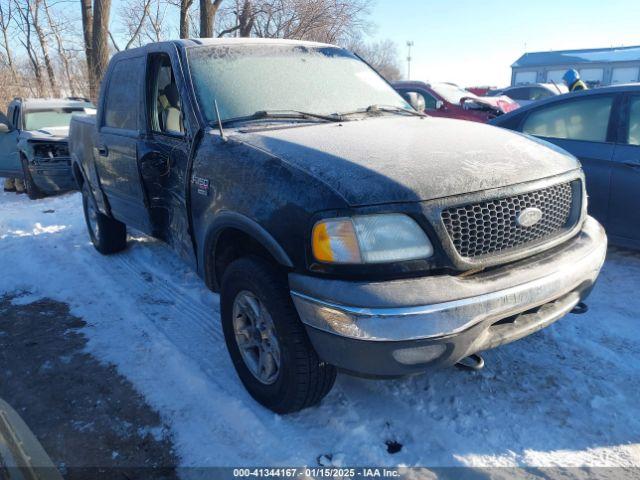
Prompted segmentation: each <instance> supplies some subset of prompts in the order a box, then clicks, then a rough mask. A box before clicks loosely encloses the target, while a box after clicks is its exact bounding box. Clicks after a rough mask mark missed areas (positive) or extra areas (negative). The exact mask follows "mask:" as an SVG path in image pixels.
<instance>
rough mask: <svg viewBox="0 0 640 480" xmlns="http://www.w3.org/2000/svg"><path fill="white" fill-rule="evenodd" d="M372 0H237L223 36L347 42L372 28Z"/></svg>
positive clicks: (225, 15) (225, 20) (230, 8)
mask: <svg viewBox="0 0 640 480" xmlns="http://www.w3.org/2000/svg"><path fill="white" fill-rule="evenodd" d="M370 4H371V0H235V3H234V4H233V5H230V6H228V7H227V8H225V9H224V12H223V15H222V17H223V20H222V22H221V23H222V25H221V31H220V34H219V36H224V35H229V34H235V35H239V36H241V37H248V36H251V35H255V36H257V37H264V38H293V39H304V40H315V41H320V42H328V43H344V42H345V41H347V40H348V39H349V38H351V37H352V36H357V35H360V34H361V33H363V32H365V31H366V30H368V28H369V26H370V25H369V23H368V21H367V16H368V14H369V7H370Z"/></svg>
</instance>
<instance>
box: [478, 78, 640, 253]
mask: <svg viewBox="0 0 640 480" xmlns="http://www.w3.org/2000/svg"><path fill="white" fill-rule="evenodd" d="M489 123H490V124H492V125H496V126H499V127H503V128H507V129H510V130H515V131H518V132H523V133H526V134H529V135H533V136H535V137H538V138H540V139H542V140H546V141H548V142H551V143H553V144H555V145H557V146H558V147H561V148H563V149H564V150H566V151H568V152H570V153H572V154H573V155H575V156H576V157H578V158H579V159H580V161H581V162H582V167H583V169H584V172H585V175H586V178H587V193H588V195H589V213H590V214H591V215H592V216H594V217H595V218H597V219H598V220H599V221H600V223H602V224H603V225H604V226H605V228H606V230H607V235H608V236H609V240H610V242H611V243H612V244H615V245H619V246H624V247H630V248H638V249H640V84H630V85H618V86H615V87H607V88H598V89H595V90H587V91H582V92H577V93H569V94H566V95H559V96H556V97H553V98H549V99H546V100H542V101H540V102H536V103H533V104H531V105H528V106H525V107H522V108H519V109H518V110H515V111H513V112H511V113H508V114H505V115H501V116H499V117H496V118H495V119H493V120H491V121H490V122H489Z"/></svg>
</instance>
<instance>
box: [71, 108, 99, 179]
mask: <svg viewBox="0 0 640 480" xmlns="http://www.w3.org/2000/svg"><path fill="white" fill-rule="evenodd" d="M95 129H96V115H95V114H80V115H73V116H72V117H71V123H70V125H69V154H70V156H71V163H72V164H74V163H76V162H77V163H78V164H79V165H80V166H81V167H82V169H83V171H84V172H85V173H86V172H88V171H89V169H88V168H87V167H88V166H89V164H90V163H91V162H93V145H94V132H95Z"/></svg>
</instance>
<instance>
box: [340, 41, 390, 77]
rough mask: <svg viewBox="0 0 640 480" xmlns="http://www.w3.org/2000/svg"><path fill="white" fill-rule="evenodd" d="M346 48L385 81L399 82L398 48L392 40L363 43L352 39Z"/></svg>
mask: <svg viewBox="0 0 640 480" xmlns="http://www.w3.org/2000/svg"><path fill="white" fill-rule="evenodd" d="M346 46H347V48H349V49H350V50H352V51H354V52H355V53H357V54H358V55H359V56H360V57H362V58H363V59H364V60H365V61H366V62H367V63H368V64H369V65H371V66H372V67H373V68H375V69H376V70H377V71H378V73H380V75H382V76H383V77H384V78H386V79H387V80H389V81H393V80H400V78H401V77H402V75H401V73H400V66H399V62H398V47H397V46H396V44H395V43H394V42H393V41H392V40H381V41H379V42H371V43H365V42H364V41H362V40H361V39H354V40H353V41H352V42H351V43H350V44H347V45H346Z"/></svg>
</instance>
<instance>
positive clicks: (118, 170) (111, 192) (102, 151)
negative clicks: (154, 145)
mask: <svg viewBox="0 0 640 480" xmlns="http://www.w3.org/2000/svg"><path fill="white" fill-rule="evenodd" d="M144 60H145V57H144V56H143V55H140V56H138V57H131V58H124V59H122V60H119V61H117V63H115V65H113V66H112V68H111V69H110V73H109V75H108V79H109V80H108V82H109V83H108V85H107V86H106V94H105V96H104V104H103V105H102V112H103V113H102V115H101V118H100V119H99V121H100V129H99V132H98V138H97V140H96V146H95V152H94V155H95V159H96V168H97V171H98V175H99V176H100V183H101V185H102V187H103V190H104V193H105V194H106V196H107V198H108V199H109V204H110V206H111V213H112V214H113V216H114V217H115V218H116V219H118V220H120V221H122V222H124V223H126V224H127V225H131V226H133V227H135V228H137V229H139V230H141V231H143V232H145V233H149V234H151V233H152V230H151V222H150V219H149V211H148V201H147V198H146V196H145V192H144V189H143V185H142V180H141V177H140V170H139V167H138V144H139V142H140V140H141V123H142V122H140V120H139V117H140V113H141V112H140V105H142V101H141V98H142V89H143V85H142V78H143V76H144V70H145V65H144Z"/></svg>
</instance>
